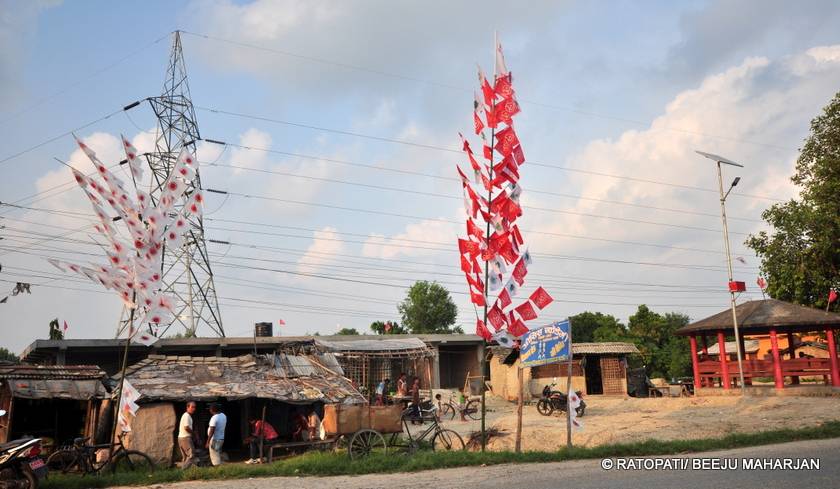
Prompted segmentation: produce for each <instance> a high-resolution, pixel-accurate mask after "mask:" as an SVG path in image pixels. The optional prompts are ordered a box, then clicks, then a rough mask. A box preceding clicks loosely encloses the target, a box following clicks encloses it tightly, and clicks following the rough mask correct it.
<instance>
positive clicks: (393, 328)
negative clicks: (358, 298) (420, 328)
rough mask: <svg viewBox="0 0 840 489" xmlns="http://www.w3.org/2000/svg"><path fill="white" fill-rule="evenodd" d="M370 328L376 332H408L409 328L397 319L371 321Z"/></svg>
mask: <svg viewBox="0 0 840 489" xmlns="http://www.w3.org/2000/svg"><path fill="white" fill-rule="evenodd" d="M370 330H371V331H373V332H374V333H376V334H406V333H408V330H406V329H405V328H403V327H402V326H400V323H398V322H396V321H374V322H372V323H370Z"/></svg>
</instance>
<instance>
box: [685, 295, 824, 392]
mask: <svg viewBox="0 0 840 489" xmlns="http://www.w3.org/2000/svg"><path fill="white" fill-rule="evenodd" d="M735 313H736V315H737V317H738V330H739V332H740V333H741V334H740V336H741V338H740V339H741V351H744V350H745V349H744V335H747V336H749V335H751V334H753V335H759V334H769V336H770V345H771V352H772V359H763V358H749V359H747V358H744V359H743V371H744V383H745V384H747V385H751V384H752V380H753V379H755V378H759V377H772V378H773V379H774V381H775V386H776V388H777V389H782V388H784V378H785V377H791V380H792V383H797V382H798V379H799V377H800V376H823V378H825V380H826V385H832V386H834V387H840V369H839V368H838V363H840V361H838V355H837V347H836V343H835V340H834V328H837V327H840V314H835V313H830V312H825V311H820V310H818V309H812V308H810V307H804V306H799V305H796V304H791V303H789V302H783V301H779V300H775V299H765V300H760V301H749V302H745V303H743V304H740V305H738V306H736V308H735ZM815 331H817V332H825V336H826V340H827V346H828V353H829V354H828V358H796V349H795V348H794V347H793V345H794V342H793V334H794V333H812V332H815ZM676 334H678V335H682V336H688V338H689V342H690V344H691V365H692V367H693V370H694V385H695V386H696V387H712V386H713V385H715V383H716V381H717V382H720V385H721V387H723V388H724V389H729V388H730V387H731V386H732V385H735V383H736V381H737V379H738V362H737V359H730V354H734V353H735V351H731V352H730V351H727V350H728V349H729V348H728V347H727V343H726V337H727V336H728V335H733V334H734V328H733V324H732V310H731V309H726V310H725V311H721V312H719V313H717V314H715V315H713V316H709V317H707V318H705V319H701V320H700V321H697V322H695V323H692V324H689V325H686V326H683V327H682V328H680V329H678V330H677V331H676ZM781 334H786V335H788V344H789V345H791V346H790V348H789V350H790V351H789V358H781V355H780V354H779V345H778V339H777V338H778V335H781ZM698 336H699V337H700V340H701V342H702V344H701V346H700V351H701V353H702V355H703V357H702V359H701V358H699V355H698V341H697V340H698ZM709 337H711V338H712V340H711V341H714V342H716V343H717V349H718V351H719V353H720V354H719V355H718V358H717V359H711V358H710V357H709V354H710V352H709V346H710V340H709ZM730 345H732V343H730ZM733 350H734V349H733ZM716 353H717V352H716ZM829 378H830V382H831V384H829Z"/></svg>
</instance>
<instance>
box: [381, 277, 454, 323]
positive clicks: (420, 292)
mask: <svg viewBox="0 0 840 489" xmlns="http://www.w3.org/2000/svg"><path fill="white" fill-rule="evenodd" d="M397 310H398V311H399V312H400V314H401V315H402V324H403V327H404V328H405V329H407V330H408V331H410V332H411V333H413V334H420V333H463V332H464V330H463V329H461V327H460V326H456V327H452V325H453V324H455V319H456V317H457V316H458V308H457V307H456V306H455V303H454V302H453V301H452V298H451V297H450V296H449V291H448V290H446V289H445V288H444V287H443V286H442V285H440V284H438V283H437V282H427V281H425V280H421V281H419V282H416V283H415V284H414V285H412V286H411V288H410V289H408V294H407V295H406V298H405V300H403V301H402V302H401V303H400V304H399V305H398V306H397Z"/></svg>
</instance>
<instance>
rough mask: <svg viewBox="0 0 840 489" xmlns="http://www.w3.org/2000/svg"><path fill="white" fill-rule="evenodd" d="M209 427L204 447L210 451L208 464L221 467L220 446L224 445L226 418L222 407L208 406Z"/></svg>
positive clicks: (215, 404)
mask: <svg viewBox="0 0 840 489" xmlns="http://www.w3.org/2000/svg"><path fill="white" fill-rule="evenodd" d="M210 414H212V415H213V416H212V417H211V418H210V427H209V428H207V443H206V445H205V447H206V448H207V449H208V450H209V451H210V463H212V464H213V465H222V445H224V444H225V426H227V416H225V413H223V412H222V407H221V406H220V405H219V404H217V403H214V404H211V405H210Z"/></svg>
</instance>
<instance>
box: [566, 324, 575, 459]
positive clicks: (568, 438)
mask: <svg viewBox="0 0 840 489" xmlns="http://www.w3.org/2000/svg"><path fill="white" fill-rule="evenodd" d="M568 321H569V363H568V365H567V367H566V368H567V370H568V371H567V372H566V373H567V374H568V376H567V380H566V447H568V448H572V410H571V409H569V407H570V406H569V405H570V404H571V400H570V399H569V398H568V396H569V392H571V391H572V359H573V358H574V356H575V352H574V343H572V319H571V318H569V320H568Z"/></svg>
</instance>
